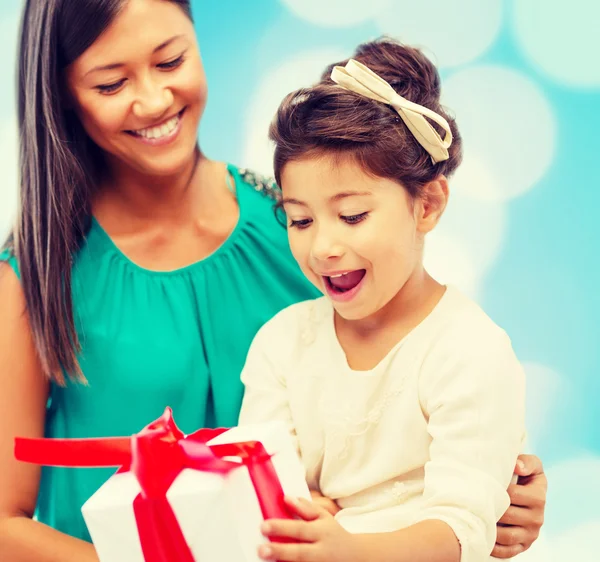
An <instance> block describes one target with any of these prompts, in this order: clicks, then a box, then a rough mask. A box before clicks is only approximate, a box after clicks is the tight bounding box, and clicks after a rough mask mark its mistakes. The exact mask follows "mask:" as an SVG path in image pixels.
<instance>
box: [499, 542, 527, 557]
mask: <svg viewBox="0 0 600 562" xmlns="http://www.w3.org/2000/svg"><path fill="white" fill-rule="evenodd" d="M525 550H526V549H525V547H524V546H523V545H522V544H515V545H512V546H504V545H500V544H498V543H496V546H495V547H494V550H492V556H494V557H495V558H513V557H514V556H516V555H517V554H521V552H524V551H525Z"/></svg>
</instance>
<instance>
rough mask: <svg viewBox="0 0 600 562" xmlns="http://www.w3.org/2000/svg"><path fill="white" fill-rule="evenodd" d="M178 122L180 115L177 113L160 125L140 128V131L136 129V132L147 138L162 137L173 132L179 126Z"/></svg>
mask: <svg viewBox="0 0 600 562" xmlns="http://www.w3.org/2000/svg"><path fill="white" fill-rule="evenodd" d="M178 124H179V115H176V116H175V117H172V118H171V119H169V120H168V121H167V122H166V123H163V124H162V125H160V126H157V127H148V128H147V129H140V130H139V131H135V134H136V135H139V136H140V137H144V138H146V139H160V138H162V137H166V136H167V135H169V134H170V133H172V132H173V131H174V130H175V129H176V128H177V125H178Z"/></svg>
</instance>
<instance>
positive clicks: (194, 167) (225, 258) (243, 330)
mask: <svg viewBox="0 0 600 562" xmlns="http://www.w3.org/2000/svg"><path fill="white" fill-rule="evenodd" d="M206 94H207V89H206V81H205V76H204V71H203V68H202V63H201V59H200V54H199V51H198V45H197V41H196V37H195V33H194V27H193V23H192V20H191V14H190V6H189V2H188V1H186V0H129V1H127V2H125V1H124V0H88V1H87V2H86V3H85V4H82V3H80V2H72V1H70V0H54V1H52V2H35V1H32V0H29V1H26V2H25V8H24V15H23V26H22V30H21V50H20V64H19V125H20V133H21V151H20V155H21V156H20V157H21V162H20V169H21V171H22V182H21V211H20V214H19V217H18V222H17V226H16V229H15V232H14V237H13V238H12V239H11V240H10V241H9V244H8V248H7V250H6V251H5V252H4V254H3V261H4V262H7V263H0V309H2V311H3V314H2V317H1V319H0V365H2V368H1V370H0V384H1V385H2V389H3V391H2V393H0V408H1V409H2V411H3V412H4V419H3V423H2V429H1V432H0V472H1V473H2V474H3V475H4V476H5V477H4V478H3V479H2V480H1V482H0V559H2V560H5V561H7V562H13V561H17V560H18V561H28V560H32V561H33V560H35V561H36V562H53V561H57V562H59V561H60V562H65V561H69V560H76V561H77V562H82V561H83V562H85V561H87V560H90V561H91V560H96V559H97V557H96V555H95V552H94V549H93V547H92V546H91V545H90V544H89V542H87V541H89V535H88V534H87V531H86V529H85V525H84V523H83V520H82V518H81V515H80V512H79V509H80V507H81V505H82V503H83V502H85V500H86V499H87V498H88V497H89V496H90V495H91V494H92V493H93V492H94V491H95V490H96V489H97V488H98V486H99V485H100V484H101V483H102V482H103V481H104V480H105V479H106V478H107V476H108V474H110V471H105V470H80V471H78V470H74V469H55V468H53V469H43V470H41V471H40V470H39V469H37V468H35V467H31V466H25V465H22V464H19V463H17V462H15V461H14V460H13V458H12V442H13V439H14V437H15V435H22V436H41V435H46V436H49V437H84V436H85V437H94V436H100V435H125V434H130V433H134V432H136V431H138V430H139V429H140V428H141V427H143V426H144V425H145V424H146V423H147V422H148V421H149V420H152V419H154V418H156V417H157V416H158V415H159V414H160V413H161V411H162V409H163V408H164V406H165V405H167V404H169V405H171V406H172V407H173V408H174V410H175V413H176V415H177V420H178V423H179V424H180V426H181V427H182V429H183V430H184V431H186V432H189V431H191V430H193V429H195V428H197V427H201V426H215V425H217V426H228V425H233V424H235V423H236V421H237V416H238V413H239V406H240V402H241V397H242V390H243V389H242V385H241V383H240V380H239V374H240V371H241V368H242V366H243V362H244V359H245V355H246V352H247V350H248V347H249V345H250V342H251V340H252V337H253V336H254V334H255V332H256V331H257V330H258V328H259V327H260V326H261V325H262V324H263V323H264V322H265V321H267V320H268V319H269V318H270V317H272V316H273V315H274V314H275V313H276V312H278V311H279V310H280V309H282V308H284V307H285V306H287V305H289V304H291V303H293V302H296V301H299V300H303V299H307V298H311V297H313V296H315V291H314V290H313V289H312V288H310V287H309V285H308V283H307V282H306V281H305V280H304V279H303V277H302V274H301V273H300V271H299V270H298V268H297V266H296V265H295V263H294V261H293V258H292V257H291V255H290V254H289V253H288V252H287V249H286V248H287V240H286V233H285V230H284V229H283V228H281V226H280V225H279V223H278V221H277V220H276V217H275V216H274V213H273V210H272V208H273V204H272V203H273V201H272V199H273V198H274V197H275V195H276V187H275V186H274V185H273V184H271V183H269V182H267V181H264V180H261V179H260V178H257V177H256V176H254V175H252V174H250V173H247V172H245V171H243V170H238V169H237V168H235V167H233V166H230V165H225V164H222V163H219V162H214V161H211V160H209V159H208V158H206V157H205V156H204V155H203V154H202V152H201V151H200V150H199V149H198V147H197V132H198V126H199V121H200V118H201V116H202V113H203V110H204V106H205V103H206ZM11 268H12V271H11ZM282 277H283V278H285V279H286V283H281V278H282ZM276 279H277V280H278V282H277V283H276V282H275V280H276ZM25 309H26V310H27V314H24V313H23V312H24V310H25ZM526 460H528V461H529V460H530V459H526ZM533 472H534V476H533V478H534V479H535V480H536V481H535V482H534V483H533V484H532V485H531V486H518V487H516V488H515V490H514V491H513V496H512V497H513V498H516V499H513V503H516V504H518V505H519V506H523V507H517V505H515V506H513V507H511V508H510V509H512V510H513V511H512V512H511V511H510V510H509V512H507V515H506V516H505V517H509V518H511V520H506V521H505V522H506V523H508V524H514V525H518V526H514V527H510V528H508V529H510V532H511V533H514V536H513V537H509V539H502V538H499V540H501V541H502V540H504V543H503V544H504V546H506V547H507V548H510V547H512V546H515V547H516V545H518V544H521V545H522V546H521V548H525V547H527V546H529V544H531V542H532V540H534V538H535V536H536V533H537V530H538V529H539V524H538V523H539V522H538V521H537V519H538V518H539V516H540V515H541V514H543V503H541V504H540V503H539V502H537V503H536V502H535V497H536V496H543V493H544V492H545V480H544V478H543V475H541V476H540V475H538V473H541V469H534V470H533ZM519 493H520V494H521V496H524V497H525V498H526V499H525V500H523V499H520V500H519V499H518V494H519ZM515 494H517V495H515ZM532 498H534V501H533V503H532ZM34 512H35V513H36V515H37V521H34V520H32V517H33V515H34ZM502 531H504V529H502ZM499 554H502V555H508V554H512V553H510V552H508V551H505V552H504V553H503V552H499Z"/></svg>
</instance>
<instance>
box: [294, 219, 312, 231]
mask: <svg viewBox="0 0 600 562" xmlns="http://www.w3.org/2000/svg"><path fill="white" fill-rule="evenodd" d="M311 222H312V219H300V220H297V221H296V220H294V219H291V220H290V228H299V229H303V228H308V227H309V226H310V223H311Z"/></svg>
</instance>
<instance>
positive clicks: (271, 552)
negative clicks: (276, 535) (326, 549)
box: [258, 543, 317, 562]
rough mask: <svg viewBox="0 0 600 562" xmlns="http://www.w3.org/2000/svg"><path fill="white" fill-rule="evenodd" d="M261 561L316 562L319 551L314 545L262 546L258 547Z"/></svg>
mask: <svg viewBox="0 0 600 562" xmlns="http://www.w3.org/2000/svg"><path fill="white" fill-rule="evenodd" d="M258 556H259V557H260V558H261V560H277V561H278V562H316V561H317V549H316V547H315V545H314V544H310V543H305V544H301V543H300V544H284V543H270V544H261V545H260V546H259V547H258Z"/></svg>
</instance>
